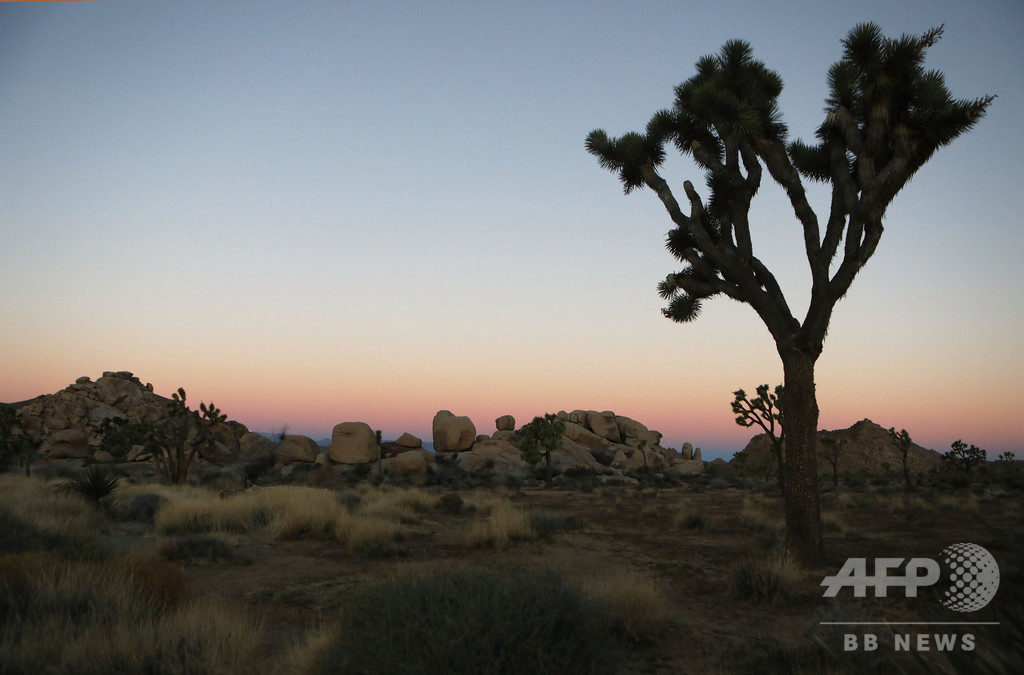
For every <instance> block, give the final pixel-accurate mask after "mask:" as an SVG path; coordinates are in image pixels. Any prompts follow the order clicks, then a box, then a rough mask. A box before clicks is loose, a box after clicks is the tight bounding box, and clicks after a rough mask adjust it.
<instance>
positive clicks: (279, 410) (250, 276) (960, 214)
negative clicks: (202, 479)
mask: <svg viewBox="0 0 1024 675" xmlns="http://www.w3.org/2000/svg"><path fill="white" fill-rule="evenodd" d="M868 20H870V21H875V22H877V23H879V24H880V25H881V26H882V27H883V29H884V30H885V32H886V33H887V34H890V35H896V34H899V33H903V32H911V33H921V32H923V31H925V30H927V29H928V28H929V27H931V26H933V25H938V24H941V23H945V24H946V32H945V36H944V38H943V39H942V40H941V41H940V42H939V43H938V44H937V45H936V46H935V47H934V48H933V49H932V50H931V52H930V54H929V59H928V65H929V66H930V67H934V68H938V69H940V70H942V71H943V72H945V74H946V77H947V83H948V85H949V87H950V88H951V90H952V91H953V92H954V94H955V95H957V96H959V97H964V98H974V97H977V96H981V95H984V94H989V93H994V94H997V95H998V96H999V98H998V99H997V100H996V102H995V104H994V106H993V108H992V110H991V112H990V114H989V115H988V117H986V118H985V119H984V120H982V121H981V123H980V124H979V125H978V127H977V128H976V129H975V130H974V131H973V132H971V133H970V134H968V135H967V136H965V137H963V138H961V139H959V140H957V141H956V142H955V143H954V144H953V145H951V146H950V147H949V148H946V149H943V150H940V151H939V152H938V153H937V154H936V156H935V157H934V158H933V159H932V161H931V162H930V163H929V164H928V165H926V166H925V167H924V169H923V170H922V171H921V173H919V175H918V176H917V177H916V178H915V179H914V181H913V182H912V183H911V184H910V185H909V186H908V187H907V188H906V189H905V190H904V192H903V193H902V194H901V195H900V196H899V197H898V198H897V199H896V202H895V203H894V206H893V207H892V208H891V209H890V211H889V214H888V219H887V222H886V226H887V230H886V234H885V236H884V238H883V240H882V243H881V246H880V248H879V250H878V253H877V254H876V256H875V257H874V259H872V261H871V262H870V263H869V264H868V266H867V267H866V269H865V271H864V272H863V274H862V275H861V277H860V278H858V280H857V282H856V283H855V284H854V286H853V288H852V290H851V292H850V295H849V297H848V298H847V299H845V300H844V301H843V302H842V303H840V305H839V307H838V308H837V311H836V314H835V318H834V320H833V323H832V327H831V330H830V334H829V339H828V342H827V343H826V347H825V352H824V355H823V356H822V358H821V360H820V361H819V364H818V371H817V372H818V374H817V381H818V391H819V404H820V406H821V410H822V419H821V423H822V426H823V427H824V428H838V427H846V426H849V425H850V424H852V423H853V422H855V421H857V420H859V419H862V418H864V417H870V418H871V419H873V420H875V421H876V422H878V423H879V424H882V425H883V426H887V427H888V426H896V427H897V428H900V427H906V428H907V429H908V431H910V433H911V435H912V436H913V437H914V438H915V440H918V441H919V442H921V443H922V444H924V445H927V446H929V447H934V448H936V449H940V450H942V449H945V448H948V446H949V444H950V442H952V441H953V440H955V439H956V438H960V437H962V438H964V440H966V441H968V442H971V443H975V444H977V445H979V446H981V447H986V448H988V449H989V451H990V454H995V453H996V452H1000V451H1003V450H1009V449H1017V450H1021V449H1022V448H1021V446H1022V445H1024V443H1022V442H1021V441H1022V440H1024V434H1022V433H1021V432H1020V430H1019V424H1014V423H1013V422H1012V419H1013V418H1014V412H1015V411H1013V410H1012V409H1011V407H1010V405H1011V404H1010V397H1009V396H1008V392H1011V391H1013V390H1014V389H1015V388H1016V387H1018V386H1019V383H1020V382H1021V381H1022V378H1024V359H1022V358H1021V356H1020V354H1019V344H1020V339H1019V338H1018V337H1017V336H1018V335H1019V334H1020V331H1021V328H1022V325H1021V324H1022V320H1021V310H1022V309H1024V307H1022V305H1024V302H1022V300H1021V294H1020V292H1019V290H1018V286H1019V284H1018V282H1017V274H1016V273H1017V270H1018V267H1019V264H1020V260H1021V254H1022V253H1024V234H1022V229H1021V227H1020V220H1021V213H1022V210H1024V209H1022V207H1024V198H1022V196H1021V191H1020V189H1019V187H1018V186H1017V179H1018V177H1019V176H1020V175H1022V173H1024V172H1022V169H1024V160H1022V158H1021V153H1020V148H1019V145H1020V144H1019V143H1018V142H1016V141H1014V140H1013V139H1016V138H1018V134H1017V133H1016V132H1017V126H1018V122H1019V118H1020V114H1019V111H1020V110H1021V108H1022V105H1021V104H1022V103H1024V102H1022V100H1021V94H1020V82H1022V81H1024V50H1022V48H1021V47H1020V35H1021V33H1022V29H1024V6H1022V5H1021V4H1020V3H1019V2H1016V1H1005V2H1000V1H984V2H977V3H973V4H970V5H968V4H966V3H962V2H899V3H892V2H858V3H845V2H813V3H811V2H808V3H795V2H752V1H751V2H710V1H708V2H703V1H679V2H640V3H636V2H631V3H626V2H596V3H595V2H586V3H584V2H577V3H574V2H562V3H549V2H545V3H533V2H515V3H470V2H461V3H460V2H430V3H427V2H423V3H414V2H378V3H372V4H371V3H341V2H266V1H260V0H257V1H248V2H187V1H186V2H175V3H158V2H117V1H114V0H99V1H97V2H48V3H4V4H2V5H0V100H3V101H4V105H3V106H0V149H2V151H3V156H4V160H5V161H3V162H2V163H0V184H2V185H3V186H4V187H3V191H2V197H0V247H2V250H3V251H4V253H5V254H6V255H5V258H6V260H5V263H4V265H3V266H2V267H0V289H2V290H0V322H2V325H3V328H2V329H0V350H2V353H3V354H4V358H3V359H2V362H0V400H21V399H24V398H29V397H31V396H35V395H38V394H40V393H47V392H52V391H56V390H57V389H60V388H62V387H64V386H66V385H67V384H68V383H70V382H72V381H73V380H74V378H76V377H78V376H80V375H90V376H92V377H96V376H98V375H99V374H100V373H101V372H102V371H104V370H122V369H123V370H132V371H133V372H135V373H136V374H137V375H139V376H140V377H141V378H142V379H143V380H144V381H152V382H153V383H154V385H155V386H156V388H157V391H159V392H163V393H165V394H166V393H169V392H171V391H174V390H175V389H176V388H177V387H178V386H184V387H186V389H188V390H189V393H190V399H191V398H196V400H199V399H204V400H210V399H213V400H215V401H216V402H217V404H218V405H219V406H220V407H221V408H222V409H223V410H225V412H227V413H228V414H229V415H230V416H232V417H233V418H237V419H239V420H240V421H242V422H244V423H246V424H247V425H249V426H250V427H251V428H254V429H269V428H272V427H274V426H278V425H281V424H289V425H290V426H291V427H292V429H293V430H295V431H297V432H300V433H308V434H310V435H313V436H314V437H322V436H324V435H327V434H329V431H330V428H331V427H332V426H333V425H334V424H335V423H337V422H342V421H353V420H357V421H366V422H368V423H369V424H371V426H374V427H375V428H382V429H383V430H384V431H385V435H386V436H388V435H391V436H397V435H398V434H400V433H401V432H403V431H411V432H413V433H417V434H418V435H421V436H423V437H424V438H428V437H429V428H430V419H431V418H432V416H433V414H434V412H436V411H437V410H439V409H442V408H444V409H451V410H452V411H453V412H455V413H456V414H468V415H470V416H471V417H472V418H473V419H474V421H475V422H476V424H477V427H478V429H479V431H480V432H481V433H489V432H491V431H493V419H494V418H495V417H497V416H498V415H501V414H504V413H512V414H514V415H516V417H517V420H518V421H519V422H524V421H528V419H529V418H530V417H532V415H534V414H540V413H543V412H546V411H552V410H557V409H560V408H565V409H572V408H595V409H612V410H614V411H615V412H617V413H620V414H625V415H629V416H631V417H634V418H636V419H638V420H640V421H643V422H645V423H647V424H648V425H649V426H651V427H654V428H658V429H660V430H661V431H663V433H665V435H666V444H669V445H673V446H675V447H678V445H679V444H680V443H681V442H683V441H690V442H692V443H694V444H695V445H701V446H704V447H705V448H707V449H709V450H711V452H712V453H721V454H724V455H726V456H729V455H731V453H732V452H733V451H735V450H738V449H739V448H741V447H742V446H743V445H744V444H745V442H746V439H747V438H749V435H750V434H749V433H748V432H747V431H746V430H743V429H740V428H738V427H736V426H735V424H734V423H733V421H732V415H731V413H730V412H729V407H728V403H729V400H730V399H731V392H732V391H733V390H734V389H736V388H739V387H744V388H746V389H748V390H752V389H753V388H754V387H755V386H756V385H757V384H759V383H761V382H771V383H775V382H778V381H780V380H781V367H780V366H779V362H778V357H777V356H776V355H775V353H774V350H773V346H772V344H771V341H770V338H769V336H768V334H767V331H766V330H765V329H764V328H763V327H762V326H761V325H760V324H759V322H758V320H757V318H756V316H755V315H754V313H753V312H752V311H751V310H750V309H749V308H747V307H745V306H741V305H738V304H735V303H730V302H728V301H726V300H717V301H715V302H712V303H710V304H708V305H707V306H706V308H705V312H704V315H703V316H702V317H701V319H700V320H699V321H697V322H695V323H693V324H690V325H686V326H679V325H675V324H672V323H671V322H669V321H667V320H665V319H663V318H662V317H661V316H660V313H659V309H660V307H661V301H660V299H659V298H658V297H657V295H656V293H655V287H656V284H657V282H658V281H659V280H660V279H662V278H663V277H664V275H665V274H666V273H668V272H670V271H674V268H675V263H674V261H673V260H672V259H671V257H670V256H669V255H668V253H667V252H666V251H665V250H664V248H663V245H662V242H663V237H664V233H665V232H666V231H667V230H668V229H669V221H668V218H667V216H666V215H665V214H664V212H663V210H662V208H661V206H660V203H659V202H658V201H657V199H656V198H655V197H654V195H653V194H651V193H649V192H640V193H637V194H633V195H630V196H624V195H623V194H622V192H621V189H620V188H619V185H618V182H617V181H616V179H615V177H614V176H613V175H612V174H610V173H608V172H605V171H603V170H602V169H600V167H598V165H597V162H596V161H595V160H594V158H593V157H591V156H589V155H588V154H587V153H586V152H585V151H584V148H583V141H584V139H585V137H586V135H587V133H588V132H589V131H590V130H592V129H594V128H598V127H600V128H604V129H605V130H607V131H608V132H609V133H610V134H613V135H618V134H621V133H624V132H626V131H630V130H635V129H642V128H643V127H644V125H645V124H646V122H647V120H648V119H649V118H650V116H651V114H652V113H654V112H655V111H656V110H659V109H661V108H664V107H668V106H669V105H670V104H671V102H672V87H673V86H674V85H676V84H678V83H679V82H681V81H683V80H685V79H686V78H687V77H689V76H690V75H691V74H692V73H693V64H694V63H695V62H696V61H697V59H698V58H699V57H701V56H702V55H704V54H707V53H712V52H715V51H716V50H717V49H718V48H719V47H720V46H721V44H722V43H723V42H725V41H726V40H728V39H731V38H742V39H746V40H748V41H749V42H751V43H752V44H753V47H754V53H755V56H756V57H758V58H760V59H761V60H763V61H765V62H766V63H767V64H768V65H769V67H771V68H773V69H775V70H776V71H777V72H779V73H780V75H781V76H782V78H783V81H784V82H785V85H786V88H785V90H784V92H783V95H782V98H781V107H782V110H783V113H784V116H785V119H786V121H787V123H788V124H789V127H790V132H791V135H792V136H793V137H803V138H810V137H811V136H812V134H813V131H814V129H815V128H816V126H817V125H818V123H819V122H820V121H821V114H822V113H821V110H822V107H823V101H824V97H825V95H826V91H825V73H826V71H827V68H828V66H829V65H830V64H831V63H832V62H834V61H835V60H836V59H837V58H838V57H839V55H840V51H841V46H840V43H839V41H840V39H841V38H842V37H843V36H844V35H845V34H846V32H847V31H848V30H849V29H850V28H851V27H852V26H853V25H855V24H856V23H858V22H862V21H868ZM665 175H666V178H667V179H668V180H669V182H670V183H671V184H672V185H673V186H679V185H681V183H682V181H683V180H685V179H691V180H693V181H694V183H695V184H697V185H701V184H702V183H703V177H702V176H701V174H700V172H699V171H698V170H697V169H696V168H695V167H693V166H692V165H691V164H690V163H688V162H687V161H685V160H681V159H680V160H673V161H670V162H669V163H668V165H667V166H666V169H665ZM826 200H827V198H826V197H825V196H824V195H823V193H820V195H819V198H818V204H824V203H827V202H826ZM753 215H754V218H755V220H754V223H755V231H754V236H755V247H756V252H757V253H758V254H759V256H760V257H761V258H762V259H763V260H765V261H766V262H767V263H768V264H769V266H771V267H772V269H773V270H774V271H775V272H776V275H777V276H778V277H779V278H780V280H781V281H782V283H783V286H784V288H785V290H786V291H787V294H788V296H789V298H790V304H791V305H793V306H796V307H800V306H803V304H804V303H805V302H806V295H807V287H808V279H809V274H808V273H807V271H806V270H807V267H806V262H805V261H804V260H802V258H801V250H802V249H801V243H800V234H799V231H798V230H797V228H796V225H795V221H794V219H793V217H792V214H791V213H790V211H789V209H788V206H787V204H786V202H785V200H784V198H783V196H782V193H781V191H779V190H778V189H777V188H775V187H774V186H765V187H764V188H762V192H761V195H760V196H759V198H758V200H757V201H756V204H755V210H754V214H753Z"/></svg>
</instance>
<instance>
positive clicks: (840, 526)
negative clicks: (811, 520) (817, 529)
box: [821, 509, 847, 532]
mask: <svg viewBox="0 0 1024 675" xmlns="http://www.w3.org/2000/svg"><path fill="white" fill-rule="evenodd" d="M821 527H822V529H824V530H826V531H828V532H846V531H847V526H846V520H845V519H844V518H843V514H842V513H840V512H839V511H835V510H832V509H822V511H821Z"/></svg>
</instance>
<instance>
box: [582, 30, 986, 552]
mask: <svg viewBox="0 0 1024 675" xmlns="http://www.w3.org/2000/svg"><path fill="white" fill-rule="evenodd" d="M941 35H942V27H939V28H934V29H932V30H929V31H928V32H927V33H925V34H924V35H921V36H911V35H904V36H903V37H900V38H895V39H893V38H887V37H885V36H884V35H883V34H882V31H881V29H880V28H879V27H878V26H877V25H875V24H870V23H868V24H861V25H858V26H856V27H855V28H854V29H853V30H852V31H850V33H849V34H848V35H847V37H846V38H845V39H844V40H843V55H842V57H841V59H840V60H839V61H838V62H837V63H835V64H834V65H833V66H832V67H831V68H830V69H829V71H828V85H829V95H828V98H827V99H826V109H825V120H824V122H822V124H821V126H820V127H819V128H818V130H817V141H816V142H815V143H814V144H811V145H808V144H805V143H803V142H801V141H796V142H792V143H788V142H787V129H786V125H785V124H784V123H783V122H782V115H781V113H780V111H779V108H778V97H779V94H780V93H781V92H782V79H781V78H780V77H779V75H778V74H777V73H775V72H773V71H771V70H769V69H768V68H767V67H766V66H765V65H764V63H762V62H760V61H757V60H755V59H754V58H753V56H752V51H751V47H750V45H749V44H748V43H746V42H743V41H740V40H733V41H730V42H727V43H726V44H725V45H724V46H723V47H722V49H721V51H720V52H719V53H718V54H716V55H709V56H705V57H704V58H702V59H701V60H700V61H698V62H697V66H696V67H697V74H696V75H694V76H693V77H691V78H690V79H688V80H687V81H686V82H683V83H682V84H680V85H679V86H678V87H676V90H675V94H676V97H675V105H674V106H673V108H672V109H671V110H665V111H661V112H658V113H656V114H655V115H654V116H653V117H652V118H651V121H650V122H649V123H648V125H647V128H646V130H645V131H644V132H643V133H635V132H634V133H628V134H625V135H624V136H622V137H620V138H614V139H613V138H609V137H608V135H607V134H606V133H605V132H604V131H602V130H595V131H593V132H591V133H590V135H589V136H588V137H587V150H588V151H589V152H590V153H592V154H594V155H595V156H597V158H598V159H599V161H600V163H601V165H602V166H603V167H604V168H607V169H610V170H612V171H614V172H616V173H618V175H619V179H620V180H621V182H622V185H623V187H624V188H625V191H626V192H627V193H629V192H631V191H633V190H634V189H636V188H643V187H648V188H650V189H651V190H653V191H654V192H655V194H657V196H658V197H659V199H660V200H661V202H662V203H663V204H664V206H665V208H666V210H667V211H668V214H669V216H670V218H671V219H672V222H673V223H674V225H675V228H674V229H673V230H672V231H670V232H669V234H668V249H669V251H671V252H672V254H673V255H674V256H675V257H676V258H678V259H679V260H680V261H681V262H682V263H684V267H683V269H682V271H680V272H677V273H675V274H670V275H668V277H666V278H665V280H664V281H662V282H661V284H660V285H659V292H660V294H661V296H662V297H663V298H664V299H665V300H667V301H668V306H667V307H666V308H665V309H664V310H663V311H664V314H665V316H667V317H668V318H669V319H671V320H673V321H679V322H687V321H692V320H693V319H696V318H697V316H698V315H699V314H700V310H701V302H702V301H704V300H706V299H708V298H712V297H715V296H718V295H725V296H727V297H730V298H732V299H734V300H738V301H740V302H744V303H747V304H749V305H750V306H751V307H752V308H753V309H754V311H755V312H757V314H758V316H759V317H760V318H761V320H762V321H763V322H764V324H765V326H766V327H767V328H768V331H769V332H770V333H771V335H772V338H773V339H774V341H775V346H776V350H777V351H778V353H779V356H780V358H781V360H782V370H783V374H784V384H785V396H784V398H783V401H782V402H783V408H784V409H785V411H786V430H787V431H786V465H785V472H786V478H785V482H786V492H785V502H786V529H787V540H788V544H789V546H790V548H792V549H793V550H794V552H795V553H796V554H797V555H798V556H799V557H800V558H801V559H802V560H803V561H804V562H807V563H817V562H820V561H822V559H823V550H822V542H821V516H820V505H819V495H818V475H817V461H816V445H817V426H818V403H817V398H816V395H815V390H814V365H815V363H816V362H817V360H818V357H819V356H820V355H821V352H822V347H823V344H824V340H825V334H826V332H827V330H828V325H829V321H830V320H831V318H832V311H833V309H834V307H835V304H836V303H837V302H838V301H839V299H840V298H841V297H843V296H844V295H845V294H846V292H847V291H848V290H849V289H850V285H851V284H852V283H853V280H854V278H855V277H856V276H857V273H858V272H860V270H861V268H862V267H863V266H864V265H865V263H867V261H868V260H869V259H870V258H871V256H872V255H873V254H874V252H875V249H876V247H877V246H878V242H879V240H880V239H881V236H882V229H883V227H882V221H883V218H884V216H885V212H886V209H887V208H888V206H889V204H890V203H891V202H892V200H893V198H894V197H895V196H896V194H897V193H898V192H899V191H900V190H901V189H902V188H903V186H904V185H906V183H907V181H909V180H910V178H911V177H912V176H913V175H914V173H915V172H916V171H917V170H918V169H919V168H921V166H922V165H924V163H925V162H927V161H928V159H929V158H930V157H931V156H932V154H933V153H934V152H935V151H936V150H937V149H938V148H940V147H942V146H944V145H946V144H948V143H950V142H951V141H953V140H954V139H955V138H957V137H958V136H960V135H961V134H962V133H964V132H965V131H967V130H968V129H970V128H971V127H972V126H974V124H975V123H976V122H977V121H978V119H980V118H981V117H982V116H983V115H984V114H985V111H986V110H987V109H988V107H989V105H990V104H991V102H992V100H993V97H992V96H985V97H982V98H978V99H974V100H955V99H953V98H952V96H951V94H950V92H949V90H948V89H947V88H946V85H945V82H944V78H943V75H942V74H941V73H939V72H937V71H926V70H925V69H924V57H925V52H926V51H927V50H928V49H929V48H930V47H932V46H933V45H934V44H935V42H936V41H937V40H938V39H939V37H940V36H941ZM666 143H672V144H674V145H675V147H676V149H677V150H679V151H680V152H681V153H683V154H684V155H689V156H690V157H692V158H693V160H694V161H695V162H696V163H697V165H698V166H699V167H700V168H702V169H703V170H704V171H705V172H706V181H707V190H708V194H709V199H708V200H707V201H704V200H702V199H701V197H700V195H699V194H698V192H697V190H696V189H695V188H694V186H693V184H692V183H690V182H689V181H686V182H685V183H684V184H683V190H684V192H685V194H686V202H687V204H688V209H687V210H688V213H687V212H685V211H684V210H683V207H681V206H680V204H679V203H678V202H677V201H676V197H675V195H674V194H673V193H672V190H671V189H670V188H669V184H668V182H666V181H665V179H664V178H662V176H661V175H660V174H659V173H658V167H660V166H661V165H662V164H663V163H664V161H665V145H666ZM764 169H767V170H768V174H769V176H771V178H772V179H773V180H774V181H775V182H777V183H778V184H780V185H781V186H782V187H783V188H784V190H785V192H786V194H787V195H788V198H789V202H790V205H791V206H792V209H793V212H794V215H795V216H796V219H797V221H798V222H799V225H800V227H801V229H802V233H803V241H804V249H805V253H806V257H807V262H808V264H809V266H810V272H811V293H810V304H809V306H808V309H807V314H806V315H805V316H804V319H803V320H802V321H801V320H799V319H798V318H796V316H795V315H794V314H793V312H792V310H791V309H790V307H789V305H788V303H787V301H786V298H785V297H784V295H783V292H782V289H781V287H780V286H779V283H778V281H777V280H776V278H775V276H774V274H772V272H771V271H770V270H769V269H768V267H767V265H765V264H764V263H763V262H762V261H761V260H760V259H758V258H757V257H756V256H755V255H754V247H753V237H752V228H751V224H750V221H749V214H750V204H751V200H752V199H753V198H754V195H755V194H757V191H758V188H759V187H760V185H761V178H762V173H763V170H764ZM805 179H806V180H811V181H816V182H822V183H826V184H828V185H830V186H831V191H832V197H831V201H830V205H829V208H828V212H827V218H826V219H825V221H824V222H823V223H822V222H820V221H819V218H818V215H817V214H816V213H815V211H814V210H813V209H812V208H811V205H810V203H809V201H808V198H807V194H806V192H805V189H804V180H805ZM823 227H824V231H822V228H823ZM837 256H838V260H837Z"/></svg>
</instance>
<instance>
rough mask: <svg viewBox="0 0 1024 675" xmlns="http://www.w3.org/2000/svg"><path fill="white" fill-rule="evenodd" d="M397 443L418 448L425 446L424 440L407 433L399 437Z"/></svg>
mask: <svg viewBox="0 0 1024 675" xmlns="http://www.w3.org/2000/svg"><path fill="white" fill-rule="evenodd" d="M395 445H397V446H400V447H403V448H411V449H416V448H422V447H423V441H422V440H420V439H419V438H417V437H415V436H413V435H412V434H409V433H405V434H402V435H401V436H399V437H398V440H397V441H395Z"/></svg>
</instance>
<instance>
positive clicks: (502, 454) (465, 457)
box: [459, 440, 523, 474]
mask: <svg viewBox="0 0 1024 675" xmlns="http://www.w3.org/2000/svg"><path fill="white" fill-rule="evenodd" d="M522 463H523V460H522V458H521V457H520V456H519V448H517V447H516V446H514V445H512V444H511V443H509V442H508V441H495V440H490V441H485V442H483V443H478V444H476V445H474V446H473V449H472V451H470V452H464V453H462V454H460V455H459V467H460V468H462V469H465V470H466V471H493V472H495V473H498V474H508V473H512V472H513V471H517V470H518V469H519V467H520V466H521V465H522Z"/></svg>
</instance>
